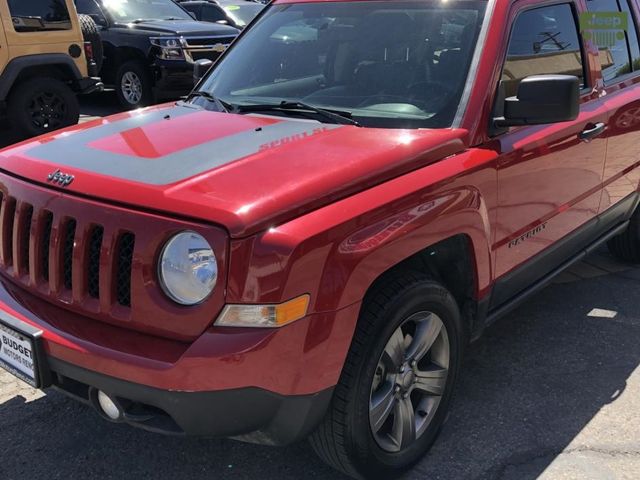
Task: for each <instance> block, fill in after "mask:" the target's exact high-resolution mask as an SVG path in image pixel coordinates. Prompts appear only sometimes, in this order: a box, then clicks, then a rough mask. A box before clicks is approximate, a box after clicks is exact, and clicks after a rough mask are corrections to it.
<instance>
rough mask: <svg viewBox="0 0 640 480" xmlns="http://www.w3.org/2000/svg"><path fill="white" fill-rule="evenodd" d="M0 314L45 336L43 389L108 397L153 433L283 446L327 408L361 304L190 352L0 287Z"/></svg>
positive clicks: (190, 346)
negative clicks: (97, 392) (225, 438)
mask: <svg viewBox="0 0 640 480" xmlns="http://www.w3.org/2000/svg"><path fill="white" fill-rule="evenodd" d="M0 310H2V311H3V312H5V314H6V315H9V316H12V317H14V318H16V319H17V320H18V321H20V322H24V323H25V324H27V325H31V326H32V327H35V328H38V329H40V330H42V331H43V334H42V337H41V341H42V351H43V353H42V355H41V358H40V359H39V360H40V362H41V368H43V369H44V370H45V371H44V372H43V374H42V378H43V379H47V380H46V381H45V382H44V385H43V387H46V386H53V387H56V388H58V389H60V390H63V391H64V392H66V393H68V394H70V395H72V396H74V397H76V398H78V399H80V400H84V401H87V402H89V401H90V400H91V399H92V392H95V391H97V390H102V391H104V392H106V393H108V394H110V395H111V396H113V397H116V398H118V399H121V400H122V401H123V404H126V406H127V408H126V409H125V410H126V412H125V413H126V415H125V416H124V418H123V419H122V420H123V421H125V422H127V423H129V424H132V425H134V426H138V427H142V428H146V429H148V430H153V431H159V432H165V433H176V434H189V435H206V436H220V437H234V438H238V439H241V440H245V441H251V442H258V443H264V444H272V445H283V444H288V443H291V442H293V441H296V440H298V439H300V438H302V437H304V436H306V435H307V434H308V433H309V432H311V431H312V430H313V428H314V427H315V426H316V425H317V424H318V422H319V421H320V419H321V418H322V416H323V415H324V412H325V411H326V409H327V406H328V404H329V401H330V399H331V392H332V388H333V386H334V385H335V384H336V383H337V381H338V378H339V375H340V371H341V369H342V365H343V363H344V360H345V357H346V353H347V350H348V347H349V344H350V342H351V336H352V334H353V328H354V327H355V319H356V318H357V313H358V310H359V304H356V305H352V306H350V307H347V308H345V309H343V310H340V311H338V312H331V313H323V314H316V315H310V316H308V317H306V318H304V319H302V320H299V321H297V322H295V323H293V324H291V325H289V326H287V327H284V328H281V329H271V330H266V329H240V328H235V329H233V328H224V329H222V328H217V327H212V328H210V329H209V330H207V331H206V332H205V333H204V334H203V335H202V336H201V337H199V338H198V339H197V340H196V341H194V342H193V343H185V342H179V341H175V340H168V339H163V338H160V337H154V336H150V335H145V334H142V333H140V332H136V331H132V330H127V329H123V328H119V327H115V326H113V325H109V324H106V323H102V322H98V321H94V320H90V319H88V318H85V317H82V316H79V315H77V314H75V313H73V312H71V311H67V310H63V309H61V308H60V307H57V306H54V305H52V304H49V303H48V302H46V301H43V300H41V299H39V298H36V297H34V296H33V295H31V294H29V293H28V292H26V291H24V290H22V289H20V288H18V287H16V286H14V285H13V284H12V283H10V282H7V281H6V280H4V279H3V280H2V282H0Z"/></svg>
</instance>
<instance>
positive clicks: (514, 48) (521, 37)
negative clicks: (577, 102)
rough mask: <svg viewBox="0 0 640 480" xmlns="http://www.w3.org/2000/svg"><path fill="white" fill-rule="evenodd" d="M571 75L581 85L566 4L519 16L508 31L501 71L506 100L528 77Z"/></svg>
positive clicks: (581, 66) (573, 20) (577, 39)
mask: <svg viewBox="0 0 640 480" xmlns="http://www.w3.org/2000/svg"><path fill="white" fill-rule="evenodd" d="M546 74H563V75H575V76H576V77H578V78H579V79H580V81H581V82H582V84H583V85H584V62H583V58H582V49H581V47H580V37H579V36H578V25H577V23H576V17H575V15H574V13H573V8H572V7H571V5H569V4H568V3H564V4H559V5H552V6H549V7H541V8H535V9H533V10H526V11H524V12H522V13H520V14H519V15H518V16H517V17H516V20H515V23H514V25H513V28H512V30H511V38H510V40H509V49H508V51H507V58H506V61H505V63H504V68H503V70H502V81H503V85H504V88H505V94H506V96H513V95H515V94H516V92H517V89H518V84H519V83H520V81H521V80H522V79H523V78H525V77H528V76H530V75H546Z"/></svg>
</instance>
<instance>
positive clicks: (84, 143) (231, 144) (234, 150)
mask: <svg viewBox="0 0 640 480" xmlns="http://www.w3.org/2000/svg"><path fill="white" fill-rule="evenodd" d="M167 113H170V114H171V116H172V117H176V116H181V115H187V114H190V113H193V110H190V109H187V108H180V107H176V108H174V109H172V110H171V111H169V112H168V111H166V110H165V111H160V112H149V113H147V114H143V115H140V116H137V117H133V118H129V119H125V120H122V121H120V122H116V123H113V124H107V125H102V126H99V127H94V128H92V129H89V130H86V131H81V132H78V133H75V134H73V135H69V136H68V137H63V138H58V139H57V140H56V141H54V142H49V143H46V144H42V145H39V146H37V147H35V148H33V149H30V150H29V151H28V152H27V154H28V155H29V156H31V157H33V158H37V159H41V160H45V161H48V162H51V163H56V164H58V165H61V166H62V165H64V166H67V167H72V168H77V169H79V170H87V171H90V172H93V173H98V174H102V175H107V176H111V177H116V178H121V179H124V180H130V181H134V182H140V183H147V184H152V185H166V184H171V183H175V182H179V181H182V180H185V179H187V178H190V177H194V176H196V175H199V174H202V173H204V172H206V171H208V170H211V169H213V168H216V167H220V166H223V165H225V164H228V163H231V162H234V161H236V160H240V159H241V158H244V157H247V156H249V155H253V154H256V153H258V152H260V151H262V150H266V149H269V148H272V147H277V146H279V145H282V144H284V143H289V142H291V141H296V140H301V139H304V138H307V137H309V136H312V135H315V134H318V133H322V132H324V131H327V130H333V129H335V128H340V127H342V125H333V124H331V125H327V124H320V123H316V122H309V121H289V120H285V121H281V122H278V123H274V124H271V125H266V126H262V127H261V128H260V129H250V130H246V131H244V132H240V133H236V134H233V135H229V136H227V137H223V138H219V139H216V140H213V141H210V142H206V143H203V144H200V145H196V146H193V147H189V148H185V149H183V150H180V151H177V152H175V153H171V154H169V155H165V156H162V157H158V158H154V159H149V158H140V157H137V156H133V155H125V154H121V153H113V152H107V151H103V150H97V149H90V148H89V147H88V144H90V143H91V142H95V141H96V140H99V139H101V138H105V137H108V136H112V135H116V134H119V133H122V132H125V131H127V130H130V129H133V128H139V127H144V126H145V125H149V124H151V123H153V122H158V121H163V120H162V119H163V118H164V117H165V115H167ZM202 128H215V125H214V124H212V125H203V126H202Z"/></svg>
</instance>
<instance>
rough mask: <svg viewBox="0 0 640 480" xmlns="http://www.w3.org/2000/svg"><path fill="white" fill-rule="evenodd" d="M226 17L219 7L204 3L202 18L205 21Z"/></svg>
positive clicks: (214, 20) (224, 18)
mask: <svg viewBox="0 0 640 480" xmlns="http://www.w3.org/2000/svg"><path fill="white" fill-rule="evenodd" d="M226 19H227V16H226V15H225V13H224V12H223V11H222V9H221V8H218V7H214V6H213V5H205V6H204V8H203V9H202V20H204V21H205V22H218V21H220V20H226Z"/></svg>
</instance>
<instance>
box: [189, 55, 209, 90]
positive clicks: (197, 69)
mask: <svg viewBox="0 0 640 480" xmlns="http://www.w3.org/2000/svg"><path fill="white" fill-rule="evenodd" d="M212 65H213V62H212V61H211V60H208V59H206V58H201V59H200V60H196V63H194V64H193V83H194V84H196V83H198V82H199V81H200V80H202V77H204V76H205V75H206V74H207V72H208V71H209V69H210V68H211V66H212Z"/></svg>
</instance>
